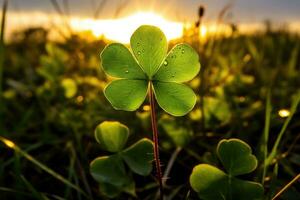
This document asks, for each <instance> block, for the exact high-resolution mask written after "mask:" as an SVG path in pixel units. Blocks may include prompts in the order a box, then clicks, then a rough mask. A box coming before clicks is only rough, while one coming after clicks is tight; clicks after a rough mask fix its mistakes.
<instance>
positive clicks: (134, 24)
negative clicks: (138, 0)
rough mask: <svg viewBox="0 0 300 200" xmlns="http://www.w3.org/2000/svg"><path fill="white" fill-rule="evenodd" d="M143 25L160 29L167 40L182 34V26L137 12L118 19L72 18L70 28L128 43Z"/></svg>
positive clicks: (146, 13)
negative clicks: (136, 30)
mask: <svg viewBox="0 0 300 200" xmlns="http://www.w3.org/2000/svg"><path fill="white" fill-rule="evenodd" d="M143 24H148V25H154V26H157V27H159V28H160V29H162V31H163V32H164V33H165V34H166V37H167V39H168V40H171V39H175V38H179V37H181V36H182V33H183V25H182V24H181V23H178V22H172V21H169V20H167V19H165V18H164V17H162V16H160V15H159V14H156V13H152V12H138V13H135V14H133V15H130V16H128V17H124V18H120V19H106V20H93V19H81V18H74V19H72V20H71V26H72V27H73V28H74V29H76V30H78V31H91V32H92V33H93V34H94V35H95V36H96V37H99V36H104V37H105V38H107V39H110V40H114V41H118V42H123V43H129V40H130V35H131V34H132V33H133V32H134V30H135V29H137V28H138V27H139V26H141V25H143Z"/></svg>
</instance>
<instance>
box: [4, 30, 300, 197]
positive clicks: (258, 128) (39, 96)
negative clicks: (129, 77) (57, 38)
mask: <svg viewBox="0 0 300 200" xmlns="http://www.w3.org/2000/svg"><path fill="white" fill-rule="evenodd" d="M44 33H45V32H44V30H42V29H31V30H27V31H20V32H19V33H18V34H17V35H16V39H15V40H13V41H10V42H9V43H6V44H5V57H4V63H6V64H5V66H7V67H4V68H3V75H4V76H3V77H4V78H3V81H2V85H3V93H2V94H3V97H2V99H3V101H1V105H5V107H3V111H1V114H2V116H5V117H4V118H3V120H1V123H3V127H4V128H3V129H4V130H3V131H1V132H0V135H1V136H2V141H3V137H5V139H9V140H10V141H12V142H13V143H14V144H17V145H18V146H17V147H18V148H17V150H16V149H12V148H8V147H7V145H3V144H0V196H1V197H3V198H4V199H47V198H48V199H104V197H103V196H102V195H101V194H100V192H99V189H98V184H97V183H96V182H95V181H94V180H93V178H92V177H91V176H90V174H89V163H90V162H91V161H92V160H93V159H94V158H95V157H97V156H102V155H106V154H107V153H106V152H105V151H103V150H102V149H101V148H100V146H99V145H98V144H97V143H96V142H95V140H94V138H93V133H94V129H95V127H96V126H97V125H98V124H99V123H100V122H102V121H104V120H118V121H120V122H121V123H123V124H125V125H127V126H128V127H129V128H130V130H131V135H130V137H129V141H128V143H129V144H133V143H135V142H136V141H137V140H139V139H141V138H143V137H148V138H150V137H151V134H150V133H151V125H150V123H149V122H150V119H149V114H150V113H149V111H148V110H147V109H146V108H145V109H143V108H140V109H138V110H137V111H136V112H123V111H115V110H114V109H113V108H112V107H111V106H110V104H109V102H108V101H107V100H106V99H105V97H104V95H103V89H104V87H105V85H106V84H107V83H108V82H109V81H110V79H109V77H107V76H106V75H105V74H104V72H103V71H102V70H101V68H100V58H99V53H100V52H101V51H102V49H103V48H104V46H105V45H106V42H105V41H103V40H96V39H95V40H93V41H92V42H91V41H90V40H86V39H85V38H84V37H81V36H76V37H75V36H73V37H70V38H68V39H67V40H66V41H63V42H52V41H49V40H48V39H47V38H46V37H45V35H44ZM211 40H212V39H209V40H208V41H207V42H204V43H201V45H200V47H199V52H198V53H199V57H200V62H201V65H202V67H203V66H204V67H205V71H204V72H203V76H204V77H205V84H204V87H203V88H202V89H203V91H204V93H203V94H204V96H203V99H204V100H205V104H204V108H203V110H204V112H205V119H204V120H203V118H202V117H201V107H200V105H201V102H200V101H199V100H198V101H197V104H196V106H195V108H194V109H193V111H192V112H191V114H190V115H187V116H184V117H179V118H172V117H170V116H166V114H165V113H164V112H163V111H162V110H161V109H157V112H158V114H157V118H158V120H161V119H165V118H166V117H169V118H171V119H170V120H173V122H174V124H175V125H176V127H184V128H186V129H188V130H191V131H192V132H193V136H192V138H191V140H189V143H188V144H187V145H186V146H185V147H184V148H183V149H182V150H181V151H180V154H179V155H178V156H177V157H176V158H175V159H172V162H171V163H172V167H171V170H167V172H168V173H167V174H168V177H170V179H168V180H167V181H166V191H165V194H166V195H167V196H168V197H169V199H197V197H196V196H197V195H196V194H195V193H194V192H193V191H192V190H191V189H190V187H189V185H188V184H187V182H188V177H189V175H190V173H191V170H192V167H193V166H195V165H197V164H199V163H208V164H211V165H215V166H216V165H218V160H217V159H216V155H215V152H214V149H215V147H216V144H217V143H218V141H219V140H220V139H223V138H229V137H236V138H240V139H242V140H244V141H245V142H247V143H248V144H250V145H251V147H252V149H253V150H254V152H260V153H262V154H261V155H262V157H260V156H259V155H257V157H258V158H259V160H260V163H259V170H262V171H261V173H260V172H258V173H251V174H249V175H248V176H247V179H248V178H249V180H259V181H263V182H264V186H265V189H266V197H268V196H269V197H272V196H274V194H275V193H276V192H277V191H279V189H280V188H282V187H283V186H284V185H286V184H287V183H288V182H289V181H290V180H292V179H293V178H294V177H295V176H296V175H297V170H298V169H299V165H300V162H299V153H298V152H299V148H300V147H299V144H298V143H297V142H296V143H295V144H294V145H293V148H292V149H289V146H290V144H292V143H293V141H294V140H295V139H296V138H297V136H298V134H299V131H298V130H299V128H300V123H299V117H300V113H299V106H297V104H298V103H299V98H300V97H299V96H300V95H298V97H296V98H291V97H292V96H293V95H295V94H296V93H297V90H298V89H299V86H300V79H299V75H300V60H299V57H300V56H299V45H300V38H299V36H297V35H293V34H290V33H286V32H271V33H260V34H255V35H246V36H245V35H236V36H232V37H228V38H216V39H215V41H213V42H214V48H213V50H212V47H211V44H212V41H211ZM178 42H183V39H181V40H180V41H175V42H171V43H170V46H172V45H173V44H175V43H178ZM185 42H188V43H190V44H191V45H192V46H194V47H197V45H198V44H197V41H193V40H191V39H190V40H187V41H185ZM1 55H3V54H1V53H0V56H1ZM198 76H199V75H198ZM66 79H67V80H70V79H71V80H73V81H74V83H75V85H76V88H75V92H74V91H73V92H74V94H73V95H71V96H70V95H69V94H70V93H68V90H69V89H70V90H74V87H73V86H70V88H68V85H63V84H62V82H64V80H66ZM71 85H73V84H71ZM189 86H190V87H192V88H193V89H194V91H197V98H198V99H200V94H199V88H201V87H202V86H201V81H200V80H199V77H197V78H196V79H195V80H193V81H192V82H189ZM270 87H271V89H270ZM269 91H271V92H269ZM67 93H68V95H67ZM148 104H149V103H148V101H146V102H145V103H144V105H148ZM283 108H285V109H288V110H289V112H290V115H289V116H288V117H287V118H282V117H280V116H279V115H278V111H279V110H280V109H283ZM203 124H204V125H205V126H204V128H205V130H203V126H202V125H203ZM158 128H159V138H160V147H161V149H160V151H161V161H162V164H163V166H162V168H163V171H165V170H166V169H169V168H170V167H167V164H168V161H169V159H170V157H171V156H172V155H174V153H173V152H174V151H175V150H176V148H177V146H176V144H174V143H173V142H172V141H173V140H171V139H170V138H169V134H167V133H166V132H165V130H164V128H163V127H162V126H161V125H160V124H159V127H158ZM203 131H204V132H205V135H203ZM260 139H261V140H262V141H261V140H260ZM15 147H16V146H15ZM287 151H288V152H289V153H288V154H287V155H286V154H285V152H287ZM175 152H176V151H175ZM274 159H275V160H274ZM179 172H180V173H179ZM153 175H154V173H153V174H152V176H148V177H145V178H141V177H139V176H134V177H133V178H134V179H135V181H136V189H137V196H138V197H139V198H140V199H153V198H154V196H155V195H156V192H157V189H158V188H157V184H155V180H154V177H153ZM291 196H292V197H294V198H295V199H297V197H300V188H299V183H297V182H295V183H294V184H293V185H291V186H290V187H289V188H288V190H286V191H285V193H283V194H282V199H287V200H289V199H290V197H291ZM119 199H135V198H134V197H132V196H130V195H127V194H122V196H121V197H120V198H119ZM267 199H268V198H267Z"/></svg>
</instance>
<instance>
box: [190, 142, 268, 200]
mask: <svg viewBox="0 0 300 200" xmlns="http://www.w3.org/2000/svg"><path fill="white" fill-rule="evenodd" d="M217 154H218V157H219V159H220V160H221V162H222V164H223V166H224V168H225V170H226V172H227V173H225V172H223V171H222V170H220V169H218V168H217V167H214V166H212V165H209V164H199V165H197V166H195V167H194V169H193V172H192V174H191V176H190V184H191V186H192V188H193V189H194V190H195V191H196V192H197V193H198V195H199V197H200V198H201V199H204V200H233V199H243V200H255V199H261V197H262V195H263V192H264V190H263V187H262V185H261V184H259V183H256V182H252V181H245V180H240V179H238V178H236V177H235V176H237V175H242V174H247V173H250V172H252V171H254V170H255V168H256V167H257V160H256V157H255V156H254V155H252V152H251V148H250V146H249V145H248V144H246V143H245V142H243V141H241V140H239V139H229V140H221V141H220V142H219V144H218V147H217Z"/></svg>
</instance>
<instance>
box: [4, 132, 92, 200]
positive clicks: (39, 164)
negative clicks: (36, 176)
mask: <svg viewBox="0 0 300 200" xmlns="http://www.w3.org/2000/svg"><path fill="white" fill-rule="evenodd" d="M0 141H1V142H3V143H4V144H5V145H6V146H7V147H9V148H11V149H13V150H14V151H16V152H18V153H19V154H20V155H21V156H23V157H24V158H26V159H27V160H28V161H30V162H32V163H33V164H35V165H36V166H37V167H39V168H41V169H42V170H44V171H45V172H47V173H48V174H50V175H51V176H53V177H54V178H56V179H57V180H59V181H61V182H62V183H64V184H66V185H67V186H69V187H71V188H73V189H74V190H76V191H78V192H80V193H81V194H83V195H84V196H85V197H87V198H89V197H88V195H87V194H86V193H85V192H84V191H83V190H81V189H80V188H79V187H78V186H76V185H75V184H73V183H71V182H70V181H69V180H67V179H66V178H64V177H63V176H61V175H60V174H58V173H56V172H55V171H53V170H52V169H50V168H49V167H47V166H46V165H44V164H42V163H41V162H39V161H38V160H36V159H35V158H34V157H32V156H31V155H29V154H28V153H26V152H25V151H23V150H22V149H20V148H19V147H18V146H17V145H16V144H14V143H13V142H12V141H10V140H8V139H6V138H4V137H2V136H0Z"/></svg>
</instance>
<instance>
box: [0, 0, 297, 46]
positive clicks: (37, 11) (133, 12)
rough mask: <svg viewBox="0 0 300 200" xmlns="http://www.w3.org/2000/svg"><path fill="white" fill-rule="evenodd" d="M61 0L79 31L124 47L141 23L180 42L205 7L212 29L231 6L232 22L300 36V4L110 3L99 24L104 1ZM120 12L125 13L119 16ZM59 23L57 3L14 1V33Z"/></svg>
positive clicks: (276, 0)
mask: <svg viewBox="0 0 300 200" xmlns="http://www.w3.org/2000/svg"><path fill="white" fill-rule="evenodd" d="M56 1H57V2H58V3H59V5H60V6H61V9H63V8H64V6H63V5H64V4H63V2H68V5H67V6H66V7H68V10H69V16H70V17H69V19H70V21H71V26H72V27H74V29H76V30H89V29H90V30H92V32H93V33H94V34H95V35H97V36H99V35H110V36H111V37H112V38H111V39H115V40H119V41H120V40H123V41H124V42H125V41H128V37H129V36H128V35H130V33H132V31H133V30H134V29H135V28H136V26H139V25H140V24H141V23H149V24H153V25H157V26H159V27H162V26H163V27H164V28H165V31H168V30H169V32H170V33H167V36H169V37H170V38H175V37H178V36H180V34H181V29H182V23H183V22H194V21H195V20H196V19H197V9H198V6H199V5H201V4H202V5H205V7H206V13H205V22H206V23H207V24H209V23H211V22H214V21H216V18H217V16H218V14H219V12H220V10H221V9H222V8H224V6H226V5H227V4H229V3H231V4H232V7H231V9H230V12H229V13H230V14H229V16H230V17H229V18H227V20H228V21H230V22H234V23H237V24H241V25H244V27H245V26H246V27H248V29H250V28H251V27H257V24H259V23H261V22H263V21H264V20H266V19H270V20H271V21H273V22H274V23H275V24H286V23H287V24H289V25H290V26H291V29H292V30H297V31H300V12H299V10H300V0H229V1H228V0H202V1H201V0H146V1H143V0H127V1H126V0H107V1H106V3H105V4H104V7H103V9H102V10H101V12H100V13H99V15H98V17H97V19H95V18H94V14H95V8H96V7H97V5H98V4H99V3H100V2H101V1H99V0H56ZM0 2H1V3H2V2H3V0H0ZM124 2H128V3H126V4H125V3H124ZM65 5H66V4H65ZM120 5H121V6H120ZM122 5H123V6H122ZM120 7H122V9H119V12H118V11H117V10H118V8H120ZM49 21H50V22H49ZM59 23H61V17H59V16H57V12H56V11H55V9H54V8H53V5H52V4H51V0H10V1H9V12H8V23H7V26H8V30H14V29H15V28H16V27H18V28H19V27H27V26H30V25H31V26H39V25H44V26H46V27H49V24H52V25H53V24H59ZM120 26H121V27H120ZM122 26H124V27H122ZM207 26H208V25H207ZM121 28H123V31H124V34H127V35H126V38H124V34H123V36H122V37H123V38H122V39H120V38H118V37H119V36H120V34H119V35H118V36H117V37H116V38H114V36H113V35H114V34H115V33H116V32H117V29H121ZM125 29H126V30H125ZM105 31H106V32H105Z"/></svg>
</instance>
